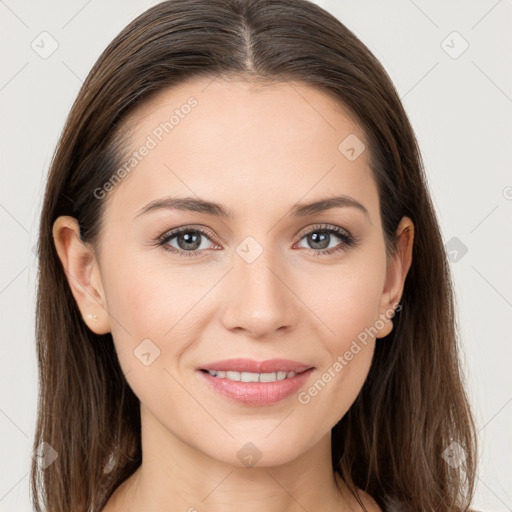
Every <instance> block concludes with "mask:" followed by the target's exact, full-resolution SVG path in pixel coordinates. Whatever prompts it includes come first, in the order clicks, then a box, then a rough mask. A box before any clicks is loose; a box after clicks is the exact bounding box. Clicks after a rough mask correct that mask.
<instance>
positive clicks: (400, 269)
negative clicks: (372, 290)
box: [376, 217, 414, 338]
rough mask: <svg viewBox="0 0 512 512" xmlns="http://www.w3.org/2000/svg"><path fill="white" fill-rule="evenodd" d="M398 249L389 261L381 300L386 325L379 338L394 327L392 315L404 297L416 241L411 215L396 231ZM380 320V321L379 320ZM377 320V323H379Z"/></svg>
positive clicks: (381, 309) (381, 314)
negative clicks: (406, 279)
mask: <svg viewBox="0 0 512 512" xmlns="http://www.w3.org/2000/svg"><path fill="white" fill-rule="evenodd" d="M395 236H396V251H395V254H394V255H393V257H392V259H391V261H389V262H388V266H387V272H386V282H385V284H384V289H383V291H382V297H381V301H380V318H381V322H380V323H381V324H382V323H383V324H384V327H383V328H382V329H380V330H379V333H378V335H377V336H376V337H377V338H384V337H385V336H387V335H388V334H389V333H390V332H391V331H392V329H393V322H392V320H391V317H392V316H393V314H394V310H395V309H396V305H397V304H398V303H399V302H400V299H401V297H402V293H403V289H404V283H405V278H406V277H407V273H408V272H409V269H410V268H411V263H412V247H413V241H414V224H413V222H412V220H411V219H410V218H409V217H403V218H402V220H401V221H400V224H399V225H398V228H397V230H396V233H395ZM377 322H378V321H377ZM377 322H376V324H377Z"/></svg>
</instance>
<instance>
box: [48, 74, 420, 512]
mask: <svg viewBox="0 0 512 512" xmlns="http://www.w3.org/2000/svg"><path fill="white" fill-rule="evenodd" d="M190 96H194V97H195V98H196V99H197V101H198V105H197V106H196V107H195V108H194V109H192V110H191V112H190V114H188V115H187V116H184V118H183V119H181V120H180V122H179V124H178V125H177V126H175V128H174V129H173V130H172V132H170V133H169V134H166V135H165V136H164V137H163V140H162V141H161V142H159V143H158V145H157V146H156V147H155V148H154V149H152V150H151V151H150V152H149V154H148V155H147V156H146V157H145V158H144V159H143V160H142V161H141V162H140V163H138V165H137V166H136V168H135V169H134V170H133V171H131V173H130V174H128V175H127V176H126V177H125V178H124V179H123V180H122V181H121V182H120V183H118V184H117V185H116V187H115V189H114V190H113V191H111V192H110V193H109V195H108V197H107V199H103V201H107V203H106V210H105V216H104V226H103V230H102V233H101V237H100V241H99V245H98V246H97V247H96V248H93V247H90V246H89V245H87V244H83V243H82V242H81V241H80V240H79V238H78V233H79V228H78V225H77V222H76V220H75V219H73V218H72V217H68V216H63V217H59V218H58V219H57V220H56V221H55V224H54V227H53V235H54V240H55V245H56V248H57V251H58V254H59V257H60V259H61V261H62V264H63V268H64V269H65V272H66V275H67V277H68V281H69V285H70V287H71V290H72V292H73V295H74V297H75V299H76V301H77V304H78V306H79V308H80V311H81V313H82V315H83V316H84V321H86V322H87V324H88V326H89V328H90V329H91V330H92V331H94V332H95V333H98V334H102V333H107V332H111V333H112V336H113V340H114V344H115V348H116V351H117V354H118V357H119V361H120V364H121V366H122V368H123V371H124V372H125V375H126V379H127V381H128V383H129V385H130V386H131V388H132V389H133V391H134V392H135V394H136V395H137V397H138V398H139V399H140V402H141V421H142V452H143V463H142V466H141V467H140V468H139V470H138V471H137V472H136V473H135V474H134V475H133V476H132V477H131V478H129V479H128V480H126V481H125V482H124V483H123V484H122V485H121V486H120V487H119V488H118V489H117V491H116V492H115V493H114V495H113V496H112V497H111V499H110V500H109V502H108V503H107V505H106V507H105V508H104V511H106V512H116V511H124V512H127V511H131V512H135V511H144V512H158V511H164V510H183V511H186V510H190V511H192V510H194V509H196V510H197V511H199V512H200V511H202V510H208V511H212V512H217V511H223V512H226V511H235V510H240V504H241V503H243V510H244V512H252V511H258V512H260V511H261V510H266V511H269V512H271V511H276V512H277V511H279V512H283V511H287V512H295V511H299V510H300V511H303V510H317V509H318V504H319V503H321V504H322V510H325V511H330V510H333V511H334V510H337V511H349V510H361V508H360V506H359V505H358V504H357V501H356V500H355V498H354V497H353V496H352V495H351V494H350V493H349V491H348V489H347V488H346V486H345V485H344V484H343V483H342V482H341V480H340V479H338V483H339V487H338V486H337V485H336V480H335V477H334V476H333V470H332V465H331V456H330V452H331V439H330V431H331V428H332V427H333V426H334V425H335V424H336V423H337V422H338V421H339V420H340V418H342V417H343V415H344V414H345V413H346V411H347V410H348V409H349V407H350V406H351V405H352V403H353V402H354V400H355V399H356V397H357V395H358V393H359V391H360V389H361V387H362V385H363V383H364V381H365V379H366V377H367V374H368V371H369V368H370V364H371V361H372V356H373V352H374V347H375V343H379V342H380V343H385V340H381V341H378V338H383V337H385V336H386V335H387V334H389V332H390V331H391V330H392V322H390V321H386V322H381V324H382V323H384V325H383V326H382V328H381V329H380V330H379V331H378V333H377V334H376V335H375V336H374V337H373V336H370V338H369V340H368V342H367V344H366V345H362V344H361V350H360V351H359V352H358V353H357V355H355V356H354V357H353V359H352V360H351V361H350V362H349V363H348V364H347V365H346V366H345V367H344V368H343V370H342V371H340V372H338V373H337V374H336V377H335V378H333V379H332V380H331V382H329V383H328V384H327V385H326V386H325V388H324V389H322V390H321V392H319V393H318V394H317V395H316V396H315V397H314V398H312V399H311V401H310V402H309V403H307V404H302V403H300V402H299V400H298V398H297V395H296V394H293V395H292V396H290V397H288V398H286V399H284V400H281V401H280V402H278V403H276V404H272V405H269V406H264V407H261V406H258V407H254V406H247V405H242V404H239V403H236V402H233V401H231V400H229V399H227V398H225V397H223V396H221V395H219V394H217V393H216V392H215V391H213V390H211V389H210V387H209V386H207V384H206V383H205V382H203V379H202V378H200V377H201V375H199V374H198V372H197V371H196V368H197V367H198V366H201V365H205V364H206V363H208V362H212V361H215V360H219V359H228V358H234V357H247V358H250V359H255V360H266V359H272V358H285V359H292V360H296V361H302V362H305V363H308V364H310V365H311V366H314V367H315V370H314V372H313V374H312V375H311V376H310V378H309V380H308V382H307V383H306V384H305V385H304V386H303V387H302V388H301V390H305V389H306V390H307V389H308V388H309V387H310V386H311V385H312V384H313V383H314V382H315V381H316V380H317V379H318V378H320V377H321V375H322V374H323V373H325V372H326V371H327V369H328V368H329V367H332V365H333V363H334V362H335V361H336V358H337V357H338V356H339V355H343V354H344V353H345V352H346V351H347V350H349V348H350V346H351V344H352V342H353V341H354V340H355V339H356V338H357V336H358V334H360V333H361V332H362V331H364V329H365V328H369V327H370V326H374V325H377V324H376V321H377V320H378V319H379V318H382V317H383V315H386V312H389V310H390V308H393V306H396V304H397V303H398V302H399V300H400V297H401V295H402V291H403V286H404V281H405V278H406V275H407V272H408V270H409V268H410V264H411V260H412V243H413V235H414V226H413V223H412V221H411V220H410V219H409V218H407V217H404V218H403V219H402V221H401V223H400V225H399V227H398V229H397V238H398V242H397V243H398V245H397V248H398V250H397V251H396V253H395V255H394V256H393V258H392V259H390V260H389V261H387V260H386V253H385V245H384V237H383V231H382V223H381V218H380V212H379V197H378V190H377V186H376V183H375V181H374V179H373V176H372V174H371V171H370V168H369V155H368V151H363V152H362V153H361V155H360V156H359V157H358V158H356V159H355V160H354V161H350V160H349V159H347V158H346V156H345V155H344V154H342V153H341V152H340V151H339V150H338V145H339V144H340V142H341V141H343V140H344V139H345V137H347V136H348V135H350V134H355V135H356V136H357V137H358V138H359V139H360V140H361V141H365V136H364V133H363V132H362V130H361V129H360V127H359V126H358V125H357V124H356V122H355V121H354V120H353V119H352V118H351V116H350V114H349V112H348V111H346V110H345V109H344V108H342V107H341V106H340V105H339V104H338V103H337V102H335V101H334V99H333V98H331V97H329V96H328V95H326V94H325V93H323V92H322V91H319V90H317V89H315V88H313V87H311V86H308V85H306V84H301V83H272V84H266V85H254V84H249V83H247V82H243V81H239V80H235V79H234V80H229V81H221V80H216V81H213V82H212V81H211V79H209V80H205V79H201V80H195V81H193V82H188V83H186V84H182V85H180V86H177V87H173V88H172V89H168V90H166V91H163V92H161V93H159V95H158V96H157V97H155V98H153V99H152V100H151V101H150V102H149V103H146V104H143V105H142V106H141V107H139V108H138V110H137V111H135V112H134V113H132V115H131V116H130V118H129V119H128V120H127V121H126V122H127V123H128V125H129V126H130V128H131V130H132V141H131V143H132V148H133V150H134V151H135V150H136V149H137V148H140V146H142V145H143V144H144V141H145V140H146V138H147V136H148V135H149V134H151V133H152V131H153V130H154V129H155V127H156V126H158V125H159V123H161V122H162V121H164V120H166V119H168V118H169V115H170V113H171V112H172V111H173V110H174V109H175V108H179V107H180V106H181V105H183V104H184V103H186V101H187V99H188V98H189V97H190ZM341 194H346V195H349V196H352V197H353V198H355V199H356V200H357V201H359V202H360V203H362V204H363V205H364V206H365V207H366V209H367V210H368V216H366V215H365V214H364V213H363V212H362V211H360V210H359V209H357V208H354V207H343V208H333V209H330V210H327V211H324V212H320V213H315V214H312V215H310V216H308V217H292V216H290V215H289V212H290V209H291V208H292V206H293V205H294V204H295V203H297V202H310V201H314V200H317V199H320V198H324V197H330V196H333V195H341ZM171 195H172V196H180V197H183V196H194V197H199V198H201V199H206V200H210V201H215V202H218V203H221V204H223V205H225V206H226V207H227V208H229V209H230V210H231V211H232V212H233V214H234V218H233V219H221V218H216V217H212V216H209V215H207V214H205V213H197V212H196V213H191V212H182V211H181V212H180V211H173V210H168V209H167V210H166V209H162V210H155V211H152V212H150V213H146V214H143V215H140V216H138V217H136V216H137V213H138V212H139V211H140V210H141V208H143V207H144V206H145V205H146V204H148V203H149V202H151V201H153V200H155V199H158V198H162V197H166V196H171ZM98 201H101V199H98ZM318 224H327V225H328V227H330V226H339V227H341V228H343V229H345V230H348V231H349V233H351V234H352V235H353V236H354V237H356V238H357V239H358V240H359V243H358V245H356V246H352V247H345V248H343V250H341V251H337V252H334V253H332V254H325V255H320V256H318V257H315V254H314V253H315V252H319V250H321V249H322V248H324V247H323V246H322V247H321V248H320V249H319V248H318V246H315V245H314V244H312V243H311V241H308V237H307V236H306V234H307V233H308V232H310V230H311V228H314V227H315V226H316V225H318ZM198 225H199V226H203V227H205V228H207V229H208V230H209V232H211V233H212V236H211V237H210V236H208V237H205V236H203V235H201V240H202V243H201V246H200V249H199V250H200V251H202V252H201V254H200V255H198V256H193V257H189V258H186V257H180V256H178V255H177V254H174V253H172V252H168V251H166V250H165V249H164V248H163V247H158V246H157V245H155V243H154V242H155V240H157V239H158V237H159V236H161V235H162V234H164V233H166V232H168V231H170V230H171V229H174V228H177V227H181V226H192V227H197V226H198ZM192 227H191V229H192ZM316 231H321V230H318V229H317V230H316ZM247 236H251V237H253V238H254V239H255V240H256V241H257V243H258V244H259V246H260V247H261V249H262V253H261V254H260V255H259V257H257V258H256V259H255V260H254V261H253V262H251V263H248V262H247V261H246V260H244V259H243V258H242V257H240V256H239V254H238V253H237V251H236V249H237V247H238V246H239V245H240V244H241V243H242V241H244V239H245V238H246V237H247ZM330 240H331V241H330V243H329V248H333V247H336V246H340V244H343V241H342V240H341V239H339V238H338V237H337V235H334V234H332V235H331V237H330ZM168 244H170V245H171V246H173V247H174V248H175V249H180V248H181V250H182V251H186V250H187V248H186V247H187V246H186V245H184V243H183V241H182V243H181V245H180V244H179V240H178V238H177V237H175V238H174V239H173V240H172V241H169V242H168ZM242 246H243V245H242ZM184 247H185V248H184ZM251 247H252V248H251V249H250V251H254V247H253V246H251ZM194 248H195V247H194ZM189 250H190V249H189ZM88 314H92V315H96V317H97V320H96V321H93V320H92V319H90V318H87V315H88ZM387 317H389V313H388V314H387ZM148 338H149V339H150V340H152V342H153V343H154V344H155V345H156V346H157V347H158V349H159V350H160V356H159V357H158V358H156V359H155V360H154V361H153V362H152V363H151V364H150V365H149V366H145V365H144V364H142V363H141V361H140V360H139V359H138V358H137V357H135V356H134V353H133V351H134V349H135V348H136V347H137V346H138V345H139V344H140V343H141V342H142V340H144V339H148ZM249 442H250V443H252V444H253V445H255V446H256V447H257V449H258V450H259V452H260V453H261V459H260V460H259V461H258V462H257V463H256V464H255V465H254V466H252V467H247V466H245V465H244V464H243V463H242V461H241V460H240V459H239V458H238V457H237V452H238V451H239V450H240V449H241V448H242V447H243V446H244V445H246V443H249ZM360 494H361V496H362V497H363V502H364V503H365V505H366V507H367V509H368V510H369V511H378V510H380V508H379V507H378V506H377V504H376V503H375V501H374V500H372V498H371V497H370V496H368V495H367V494H365V493H363V492H362V491H360Z"/></svg>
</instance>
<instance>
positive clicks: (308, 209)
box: [134, 195, 370, 220]
mask: <svg viewBox="0 0 512 512" xmlns="http://www.w3.org/2000/svg"><path fill="white" fill-rule="evenodd" d="M345 207H353V208H357V209H359V210H360V211H362V212H363V213H364V214H365V215H366V216H367V217H368V220H370V214H369V213H368V210H367V209H366V208H365V207H364V206H363V205H362V204H361V203H360V202H359V201H357V200H356V199H354V198H353V197H350V196H346V195H342V196H334V197H326V198H322V199H319V200H316V201H313V202H310V203H295V204H294V205H293V207H292V209H291V210H290V213H289V214H288V216H292V217H306V216H308V215H312V214H314V213H320V212H324V211H327V210H331V209H333V208H345ZM162 209H165V210H177V211H185V212H197V213H205V214H206V215H212V216H214V217H220V218H224V219H232V218H233V217H234V214H233V212H232V211H231V210H229V209H228V208H226V207H225V206H223V205H221V204H219V203H214V202H212V201H205V200H204V199H198V198H195V197H164V198H161V199H155V200H154V201H151V202H150V203H148V204H147V205H146V206H144V207H143V208H141V209H140V210H139V212H138V213H137V215H136V216H135V217H134V219H136V218H137V217H139V216H140V215H143V214H146V213H149V212H151V211H155V210H162Z"/></svg>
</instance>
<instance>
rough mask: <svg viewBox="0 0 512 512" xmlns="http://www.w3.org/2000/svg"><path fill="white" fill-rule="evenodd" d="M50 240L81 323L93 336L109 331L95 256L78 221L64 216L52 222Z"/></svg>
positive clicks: (105, 304)
mask: <svg viewBox="0 0 512 512" xmlns="http://www.w3.org/2000/svg"><path fill="white" fill-rule="evenodd" d="M53 241H54V243H55V248H56V250H57V254H58V256H59V259H60V261H61V263H62V266H63V268H64V272H65V274H66V277H67V280H68V283H69V286H70V288H71V293H72V294H73V297H74V298H75V300H76V303H77V305H78V308H79V309H80V312H81V313H82V317H83V319H84V322H85V323H86V324H87V326H88V327H89V329H91V331H93V332H95V333H96V334H106V333H107V332H110V318H109V314H108V310H107V303H106V300H105V293H104V290H103V285H102V281H101V274H100V270H99V266H98V263H97V261H96V255H95V253H94V250H93V249H92V247H90V246H89V245H88V244H86V243H84V242H83V241H82V239H81V238H80V227H79V225H78V221H77V220H76V219H75V218H74V217H70V216H67V215H62V216H60V217H58V218H57V219H56V220H55V222H54V223H53Z"/></svg>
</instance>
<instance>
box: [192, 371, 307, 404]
mask: <svg viewBox="0 0 512 512" xmlns="http://www.w3.org/2000/svg"><path fill="white" fill-rule="evenodd" d="M313 370H314V368H310V369H309V370H306V371H305V372H302V373H299V374H297V375H295V376H294V377H292V378H290V379H284V380H277V381H275V382H242V381H234V380H229V379H225V378H224V379H221V378H219V377H214V376H213V375H210V374H209V373H207V372H203V371H199V373H200V374H201V375H202V376H203V378H204V379H206V380H207V381H208V383H209V384H210V385H211V386H212V388H213V389H214V390H215V391H217V392H219V393H220V394H221V395H224V396H227V397H228V398H231V399H233V400H235V401H237V402H240V403H243V404H246V405H270V404H274V403H276V402H279V401H280V400H283V399H284V398H286V397H288V396H290V395H292V394H293V393H295V392H297V391H298V390H299V388H300V387H301V386H302V385H303V384H304V383H305V382H306V380H307V379H308V378H309V376H310V375H311V373H312V372H313Z"/></svg>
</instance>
